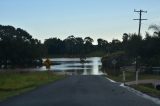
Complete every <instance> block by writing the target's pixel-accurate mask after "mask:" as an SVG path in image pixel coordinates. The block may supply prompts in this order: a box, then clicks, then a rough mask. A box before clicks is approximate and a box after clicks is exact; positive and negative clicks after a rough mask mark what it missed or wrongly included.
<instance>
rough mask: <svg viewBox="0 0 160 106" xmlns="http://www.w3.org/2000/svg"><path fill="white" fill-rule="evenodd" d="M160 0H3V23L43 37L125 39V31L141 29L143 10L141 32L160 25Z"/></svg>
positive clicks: (143, 32) (133, 31)
mask: <svg viewBox="0 0 160 106" xmlns="http://www.w3.org/2000/svg"><path fill="white" fill-rule="evenodd" d="M159 4H160V0H1V1H0V14H1V15H0V24H2V25H12V26H14V27H16V28H22V29H24V30H26V31H27V32H29V33H30V34H31V35H32V36H33V37H34V38H37V39H39V40H41V41H42V42H43V41H44V40H45V39H48V38H51V37H58V38H60V39H65V38H66V37H67V36H70V35H74V36H75V37H83V38H84V37H87V36H90V37H91V38H93V39H94V41H95V42H94V43H96V40H97V39H98V38H103V39H105V40H107V41H112V39H119V40H121V39H122V36H123V33H137V32H138V21H134V20H133V19H134V18H139V14H138V13H135V12H134V9H137V10H140V9H142V10H147V13H144V14H143V15H142V17H143V18H147V19H148V20H147V21H143V22H142V30H141V33H142V34H143V36H145V35H144V34H145V32H146V31H148V26H149V25H151V24H158V25H160V14H159V11H160V6H159Z"/></svg>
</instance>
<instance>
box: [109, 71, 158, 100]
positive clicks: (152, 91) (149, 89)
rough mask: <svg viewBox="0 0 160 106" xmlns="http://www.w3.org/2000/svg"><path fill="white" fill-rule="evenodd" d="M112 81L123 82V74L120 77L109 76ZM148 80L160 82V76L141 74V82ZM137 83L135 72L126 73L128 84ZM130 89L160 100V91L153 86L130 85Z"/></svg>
mask: <svg viewBox="0 0 160 106" xmlns="http://www.w3.org/2000/svg"><path fill="white" fill-rule="evenodd" d="M107 77H108V78H110V79H113V80H115V81H117V82H123V74H122V73H121V74H120V75H118V76H114V75H111V74H110V75H108V76H107ZM148 79H157V80H160V76H159V75H150V74H140V75H139V80H148ZM129 81H135V73H134V72H126V82H129ZM130 87H132V88H134V89H136V90H138V91H141V92H143V93H146V94H148V95H151V96H154V97H158V98H160V91H159V90H157V89H156V88H154V86H153V85H152V84H138V85H130Z"/></svg>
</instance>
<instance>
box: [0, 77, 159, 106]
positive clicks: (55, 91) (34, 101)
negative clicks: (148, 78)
mask: <svg viewBox="0 0 160 106" xmlns="http://www.w3.org/2000/svg"><path fill="white" fill-rule="evenodd" d="M0 106H158V105H157V104H155V103H153V102H152V101H150V100H147V99H145V98H142V97H140V96H138V95H136V94H134V93H132V92H130V91H128V90H127V89H125V88H123V87H121V86H119V84H118V83H112V82H110V81H109V80H107V79H106V78H105V77H103V76H94V75H92V76H87V75H86V76H81V75H77V76H70V77H68V78H66V79H65V80H61V81H57V82H55V83H52V84H49V85H46V86H43V87H40V88H38V89H36V90H33V91H30V92H27V93H24V94H22V95H19V96H16V97H13V98H10V99H8V100H6V101H3V102H1V103H0Z"/></svg>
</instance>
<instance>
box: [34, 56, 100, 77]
mask: <svg viewBox="0 0 160 106" xmlns="http://www.w3.org/2000/svg"><path fill="white" fill-rule="evenodd" d="M44 60H45V59H44ZM50 60H51V61H52V62H53V64H55V65H52V66H51V69H50V70H51V71H55V72H57V71H58V72H61V71H62V72H64V71H65V72H73V73H74V74H78V75H101V74H103V73H102V72H101V71H100V69H101V58H100V57H90V58H87V59H86V61H85V62H84V63H81V62H80V59H79V58H52V59H50ZM36 70H37V69H36ZM38 70H41V71H44V70H46V67H45V66H43V67H41V68H39V69H38Z"/></svg>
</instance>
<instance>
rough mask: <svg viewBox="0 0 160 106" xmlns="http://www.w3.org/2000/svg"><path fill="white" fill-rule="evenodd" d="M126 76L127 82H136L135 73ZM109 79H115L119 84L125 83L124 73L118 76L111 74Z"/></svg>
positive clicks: (128, 73) (127, 73)
mask: <svg viewBox="0 0 160 106" xmlns="http://www.w3.org/2000/svg"><path fill="white" fill-rule="evenodd" d="M125 75H126V82H128V81H134V80H135V73H133V72H126V73H125ZM107 77H108V78H110V79H113V80H115V81H117V82H123V74H122V73H120V74H119V75H117V76H115V75H112V74H109V75H108V76H107Z"/></svg>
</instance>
